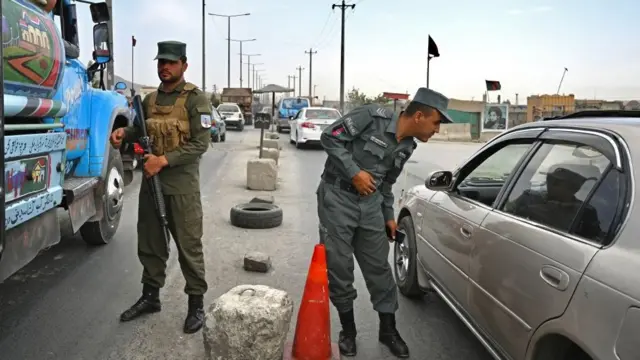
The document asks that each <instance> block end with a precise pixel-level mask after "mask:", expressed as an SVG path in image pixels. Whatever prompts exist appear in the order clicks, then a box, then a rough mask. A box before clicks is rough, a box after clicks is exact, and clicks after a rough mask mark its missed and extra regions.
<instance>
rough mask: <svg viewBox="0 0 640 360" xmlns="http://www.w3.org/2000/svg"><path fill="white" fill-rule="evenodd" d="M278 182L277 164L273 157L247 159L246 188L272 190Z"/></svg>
mask: <svg viewBox="0 0 640 360" xmlns="http://www.w3.org/2000/svg"><path fill="white" fill-rule="evenodd" d="M277 183H278V165H277V164H276V161H275V160H273V159H250V160H248V161H247V189H249V190H258V191H265V190H266V191H273V190H275V189H276V185H277Z"/></svg>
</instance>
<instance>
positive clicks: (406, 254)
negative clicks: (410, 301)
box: [393, 216, 424, 298]
mask: <svg viewBox="0 0 640 360" xmlns="http://www.w3.org/2000/svg"><path fill="white" fill-rule="evenodd" d="M399 222H400V224H398V227H399V228H400V229H402V230H404V231H405V232H406V233H407V237H406V238H405V239H404V242H403V243H402V244H398V243H396V242H394V244H395V245H394V249H393V263H394V266H393V275H394V276H395V279H396V285H397V286H398V289H399V290H400V293H402V295H404V296H406V297H410V298H419V297H421V296H423V295H424V292H423V291H422V290H421V289H420V286H419V285H418V271H420V270H419V269H418V264H417V259H418V253H417V248H416V238H415V228H414V227H413V221H412V220H411V216H405V217H403V218H402V219H400V221H399Z"/></svg>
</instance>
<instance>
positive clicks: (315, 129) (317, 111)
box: [289, 107, 342, 149]
mask: <svg viewBox="0 0 640 360" xmlns="http://www.w3.org/2000/svg"><path fill="white" fill-rule="evenodd" d="M340 117H342V115H341V114H340V112H339V111H338V110H336V109H332V108H326V107H307V108H304V109H301V110H300V111H298V113H297V114H296V116H292V117H290V118H289V126H290V129H291V131H290V132H289V142H290V143H292V144H295V145H296V148H298V149H299V148H300V147H302V146H303V145H307V144H308V145H312V144H319V143H320V135H321V134H322V131H323V130H324V129H326V128H327V127H328V126H330V125H331V124H333V123H334V122H335V121H336V120H338V119H339V118H340Z"/></svg>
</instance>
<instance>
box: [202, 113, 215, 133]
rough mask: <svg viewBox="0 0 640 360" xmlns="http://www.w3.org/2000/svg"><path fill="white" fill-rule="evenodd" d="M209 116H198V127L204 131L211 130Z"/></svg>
mask: <svg viewBox="0 0 640 360" xmlns="http://www.w3.org/2000/svg"><path fill="white" fill-rule="evenodd" d="M211 124H212V122H211V114H200V125H202V127H203V128H205V129H210V128H211Z"/></svg>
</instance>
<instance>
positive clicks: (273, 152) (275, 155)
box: [262, 148, 280, 164]
mask: <svg viewBox="0 0 640 360" xmlns="http://www.w3.org/2000/svg"><path fill="white" fill-rule="evenodd" d="M262 158H263V159H273V160H275V161H276V164H278V159H279V158H280V150H278V149H271V148H265V149H262Z"/></svg>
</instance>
